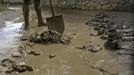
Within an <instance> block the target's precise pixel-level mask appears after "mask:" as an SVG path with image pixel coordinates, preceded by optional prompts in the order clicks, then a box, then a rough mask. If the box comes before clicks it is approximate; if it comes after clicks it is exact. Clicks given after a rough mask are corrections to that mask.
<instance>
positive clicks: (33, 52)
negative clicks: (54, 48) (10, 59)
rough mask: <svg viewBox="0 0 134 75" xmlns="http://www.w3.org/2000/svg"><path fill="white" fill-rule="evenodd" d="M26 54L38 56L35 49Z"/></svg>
mask: <svg viewBox="0 0 134 75" xmlns="http://www.w3.org/2000/svg"><path fill="white" fill-rule="evenodd" d="M28 54H29V55H34V56H39V55H40V53H38V52H35V51H29V52H28Z"/></svg>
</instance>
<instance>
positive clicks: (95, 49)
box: [77, 42, 102, 53]
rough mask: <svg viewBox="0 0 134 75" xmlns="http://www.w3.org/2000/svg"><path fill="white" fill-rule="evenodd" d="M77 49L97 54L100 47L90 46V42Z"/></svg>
mask: <svg viewBox="0 0 134 75" xmlns="http://www.w3.org/2000/svg"><path fill="white" fill-rule="evenodd" d="M77 48H78V49H83V50H86V51H91V52H93V53H96V52H99V51H101V50H102V47H101V46H100V45H92V43H91V42H88V43H87V44H86V45H85V46H83V47H77Z"/></svg>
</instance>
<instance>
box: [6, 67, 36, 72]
mask: <svg viewBox="0 0 134 75" xmlns="http://www.w3.org/2000/svg"><path fill="white" fill-rule="evenodd" d="M26 71H28V72H31V71H34V68H33V67H31V66H28V65H12V66H11V67H8V69H7V70H6V72H5V73H12V72H18V73H22V72H26Z"/></svg>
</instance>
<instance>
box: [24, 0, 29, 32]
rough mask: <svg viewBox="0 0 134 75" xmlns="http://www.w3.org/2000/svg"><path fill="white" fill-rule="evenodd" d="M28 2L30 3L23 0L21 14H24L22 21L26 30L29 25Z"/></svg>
mask: <svg viewBox="0 0 134 75" xmlns="http://www.w3.org/2000/svg"><path fill="white" fill-rule="evenodd" d="M29 3H30V0H23V16H24V22H25V26H24V29H26V30H27V29H28V27H29Z"/></svg>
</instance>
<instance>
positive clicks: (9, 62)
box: [1, 59, 16, 67]
mask: <svg viewBox="0 0 134 75" xmlns="http://www.w3.org/2000/svg"><path fill="white" fill-rule="evenodd" d="M14 64H16V63H15V61H12V60H10V59H3V60H2V61H1V66H3V67H9V66H10V67H11V66H12V65H14Z"/></svg>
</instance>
